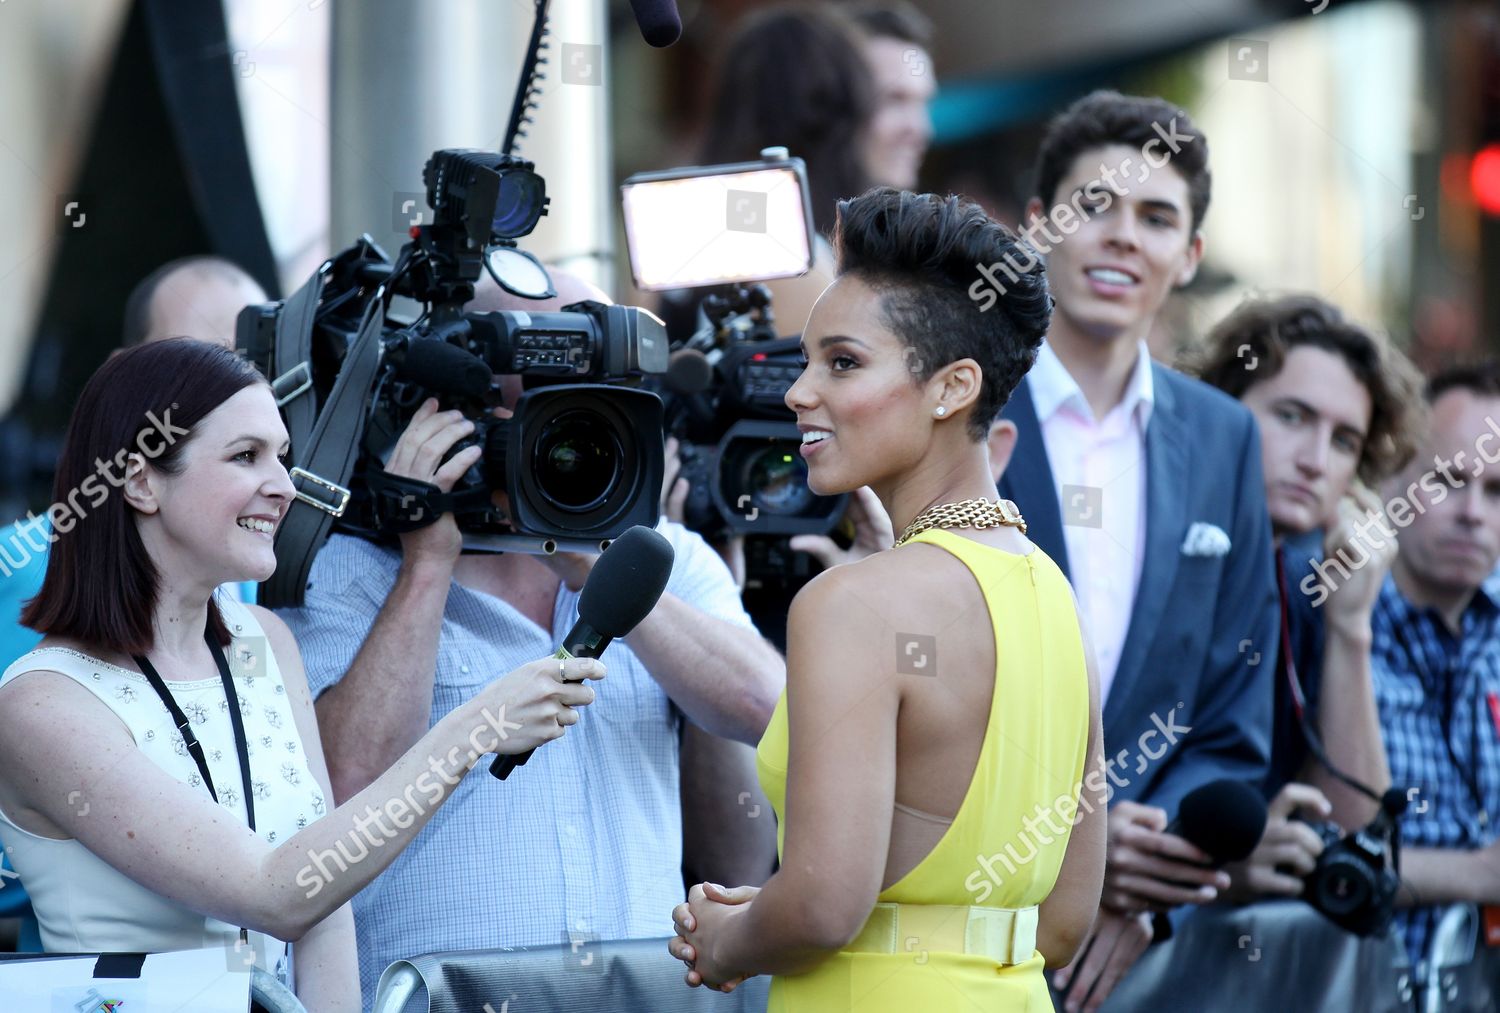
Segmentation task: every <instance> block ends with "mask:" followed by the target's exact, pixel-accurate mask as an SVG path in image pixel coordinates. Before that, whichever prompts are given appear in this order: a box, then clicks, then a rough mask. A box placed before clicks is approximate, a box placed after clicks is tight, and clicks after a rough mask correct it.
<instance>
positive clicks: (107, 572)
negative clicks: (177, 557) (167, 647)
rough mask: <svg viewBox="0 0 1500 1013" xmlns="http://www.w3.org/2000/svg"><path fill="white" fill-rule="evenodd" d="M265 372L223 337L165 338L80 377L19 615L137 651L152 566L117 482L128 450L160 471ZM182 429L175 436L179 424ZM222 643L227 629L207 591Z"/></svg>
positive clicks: (152, 583)
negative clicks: (219, 340) (47, 537)
mask: <svg viewBox="0 0 1500 1013" xmlns="http://www.w3.org/2000/svg"><path fill="white" fill-rule="evenodd" d="M265 382H266V381H265V378H264V377H262V376H261V374H260V372H259V371H257V370H256V368H255V367H254V366H253V365H251V364H250V363H249V362H248V361H246V360H245V359H242V358H240V357H239V356H237V355H235V354H234V353H233V352H231V351H229V350H228V349H227V348H223V347H221V346H219V345H216V344H211V343H209V342H206V341H194V340H192V339H190V338H173V339H170V340H167V341H155V342H150V343H148V344H144V345H137V346H135V347H134V348H127V349H125V350H124V351H121V352H117V353H115V354H114V355H113V356H111V357H110V358H109V359H108V360H107V361H106V362H105V363H104V365H102V366H100V367H99V369H98V370H97V371H96V372H95V373H94V375H93V376H92V377H90V378H89V382H88V383H87V384H86V385H85V386H84V388H83V393H82V394H81V395H79V398H78V404H77V405H76V406H75V407H74V409H73V418H72V420H71V421H70V422H69V423H68V433H67V436H66V437H65V438H64V440H63V448H62V456H61V457H60V458H59V459H58V462H57V478H56V481H55V483H54V485H53V493H52V499H53V506H52V507H51V508H50V509H49V510H48V511H47V513H48V516H49V517H51V518H52V525H53V533H52V536H51V537H52V542H53V544H52V549H51V552H50V553H49V555H48V558H47V574H46V577H45V578H44V579H43V581H42V589H41V591H39V592H38V593H37V596H36V597H35V598H33V599H31V601H29V602H28V603H27V604H26V608H25V610H24V611H23V612H22V613H21V622H22V623H23V624H24V625H26V626H29V627H31V628H32V629H33V630H36V631H37V632H38V633H42V634H45V635H51V636H59V637H68V638H70V639H73V640H77V641H79V642H81V643H84V644H87V645H89V646H90V647H95V648H104V649H108V650H112V651H119V652H121V653H124V654H145V653H146V652H147V651H149V650H150V649H151V646H152V640H153V633H152V628H151V618H152V615H153V613H154V612H155V610H156V600H157V594H158V591H159V588H160V586H161V574H160V573H158V572H157V569H156V565H155V563H153V562H152V560H151V557H150V555H149V554H148V553H147V551H146V546H145V543H144V542H142V541H141V535H140V531H139V530H138V529H137V527H136V517H135V511H134V510H133V509H132V508H131V506H130V505H129V504H128V503H126V502H125V497H124V495H123V494H122V492H121V486H123V484H124V475H125V473H126V468H127V463H128V458H129V457H130V456H132V455H139V456H141V457H143V458H144V459H145V460H146V462H147V467H151V468H155V469H156V470H157V471H160V472H163V473H165V474H168V475H177V474H180V473H181V472H182V468H183V460H182V452H183V449H184V448H185V447H186V446H187V444H188V443H190V442H191V441H192V439H193V431H194V430H195V428H196V427H197V425H198V423H200V422H201V421H202V420H203V418H204V417H205V416H206V415H208V414H209V413H210V412H212V411H213V410H214V409H215V408H217V407H219V405H221V404H223V403H224V402H225V401H227V400H229V399H230V398H231V397H233V396H234V395H235V394H237V393H239V392H240V391H242V390H244V389H245V388H247V387H252V386H254V385H255V384H258V383H259V384H264V383H265ZM184 429H185V430H187V431H188V435H186V436H175V435H174V434H175V433H177V432H180V431H181V430H184ZM208 622H209V628H210V629H211V631H212V632H213V634H214V636H215V637H216V638H217V640H218V642H219V643H220V644H224V645H227V644H228V643H229V631H228V629H227V628H226V627H225V625H224V618H223V616H221V615H220V614H219V609H218V606H217V605H216V604H215V603H214V602H213V601H212V600H210V601H209V603H208Z"/></svg>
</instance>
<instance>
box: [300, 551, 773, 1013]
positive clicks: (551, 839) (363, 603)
mask: <svg viewBox="0 0 1500 1013" xmlns="http://www.w3.org/2000/svg"><path fill="white" fill-rule="evenodd" d="M659 530H660V531H661V532H662V534H664V535H665V536H666V537H667V539H668V540H669V541H670V542H671V543H672V547H673V549H674V550H675V551H676V560H675V563H674V565H673V569H672V578H671V580H670V581H669V582H668V584H667V591H668V593H670V594H673V595H675V596H676V597H678V598H680V599H682V600H683V601H685V602H686V603H687V604H689V605H692V606H694V607H696V608H698V609H700V610H702V611H703V612H705V613H706V614H708V615H710V616H714V617H717V618H720V619H724V620H727V621H729V622H731V623H734V624H735V625H738V626H742V627H744V628H746V629H754V627H753V625H752V624H751V622H750V618H749V617H748V616H747V615H746V614H745V611H744V609H743V608H742V607H741V605H740V599H739V594H738V591H737V590H736V588H735V585H734V582H733V580H732V578H731V577H730V575H729V570H728V568H727V567H726V566H725V565H724V563H723V561H722V560H721V559H720V558H719V557H718V555H717V554H716V553H715V552H714V551H713V550H712V549H710V548H709V547H708V545H707V544H706V543H704V541H703V540H702V539H701V538H699V537H698V536H697V535H696V534H693V533H692V532H689V531H687V530H686V529H685V528H683V527H682V526H680V525H677V524H672V523H669V522H663V523H662V524H661V525H659ZM399 565H400V555H399V553H398V552H396V551H394V550H390V549H386V548H382V547H380V546H377V545H375V544H373V543H370V542H366V541H363V540H360V539H357V538H353V537H349V536H346V535H335V536H333V537H332V538H331V539H329V541H328V544H327V545H326V546H325V547H324V548H323V550H322V551H321V552H320V553H319V554H318V558H317V560H316V561H315V562H314V563H313V568H312V573H311V587H310V588H309V590H308V591H307V596H306V600H305V602H304V605H303V607H302V608H298V609H283V610H280V611H279V612H278V615H280V616H281V618H283V619H284V620H286V622H287V625H288V626H290V627H291V629H292V632H293V633H294V634H295V635H296V638H297V642H298V644H299V646H300V647H301V650H302V659H303V663H304V665H305V666H306V668H307V678H308V683H309V686H310V688H311V690H312V693H313V695H314V696H315V697H316V696H317V695H318V694H319V693H321V692H322V691H323V690H325V689H327V688H328V687H329V686H331V685H333V684H334V683H336V682H338V681H339V679H341V678H342V677H343V675H344V673H345V672H346V671H347V670H348V668H349V665H350V663H351V662H352V661H353V659H354V655H355V653H356V652H357V651H358V650H359V647H360V645H361V644H362V643H363V641H364V638H365V635H366V634H367V633H368V632H369V629H370V627H371V624H372V623H373V621H374V619H375V616H376V613H377V612H378V611H379V610H380V608H381V606H382V605H383V604H384V602H385V598H386V595H387V594H388V593H389V591H390V589H391V587H392V586H393V585H394V583H395V579H396V574H397V570H398V568H399ZM577 617H578V595H577V594H576V593H574V592H570V591H568V590H567V588H566V587H562V588H559V590H558V594H557V600H556V602H555V603H554V606H553V611H552V627H551V629H545V630H544V629H542V628H541V627H539V626H537V625H536V624H535V623H534V622H532V621H531V620H530V619H528V618H526V617H525V616H523V615H522V614H521V613H520V612H518V611H516V610H515V609H514V608H512V607H511V606H510V605H509V604H507V603H506V602H504V601H501V600H500V599H498V598H495V597H493V596H491V595H488V594H485V593H483V592H479V591H474V590H470V589H469V588H466V587H464V586H462V585H460V584H458V583H457V582H454V583H453V584H452V585H451V586H450V588H449V592H448V602H447V607H446V610H445V612H444V614H443V625H442V631H441V635H440V639H439V642H438V657H437V669H436V676H435V679H434V688H433V700H432V710H431V713H430V714H429V716H428V722H429V726H430V725H431V724H432V723H435V722H436V721H437V720H438V718H440V717H441V716H442V715H444V714H446V713H448V712H449V711H451V710H452V709H453V708H454V707H457V706H458V705H459V704H461V703H463V702H464V701H466V700H469V699H470V698H472V697H473V696H474V695H475V694H476V693H477V692H478V691H479V690H480V688H481V687H483V686H484V685H485V684H487V683H489V682H491V681H492V680H494V679H497V678H501V677H503V676H505V675H506V674H507V673H509V672H510V671H511V670H512V669H514V668H516V667H517V666H519V665H522V664H524V663H526V662H528V661H533V660H535V659H537V658H541V657H545V656H547V655H549V654H551V653H552V652H554V651H555V650H556V649H557V648H558V646H559V645H560V644H561V643H562V639H563V637H564V636H565V635H566V634H567V631H568V629H569V628H571V627H572V625H573V623H574V621H575V620H576V619H577ZM603 660H604V662H605V664H606V665H607V666H608V667H609V672H608V675H607V676H606V678H605V679H604V681H603V682H602V683H599V684H598V686H597V689H598V698H597V700H596V701H595V702H594V703H593V704H592V705H591V706H589V707H585V708H582V709H580V711H579V720H578V724H576V725H574V726H573V727H571V728H569V729H568V733H567V735H565V736H564V737H563V738H561V739H559V740H557V741H554V742H550V743H547V744H546V745H544V746H542V747H541V748H540V749H538V750H537V751H536V755H535V756H533V757H532V758H531V760H530V762H529V763H527V764H526V766H524V767H521V768H519V769H517V770H516V771H515V772H514V773H513V774H511V776H510V778H509V779H508V780H506V781H503V782H502V781H499V780H496V779H495V778H494V777H492V776H490V774H489V762H488V761H481V762H480V764H478V765H477V766H476V767H475V769H474V770H473V771H471V772H470V773H469V774H468V776H466V777H465V778H464V781H463V783H462V784H460V785H459V786H458V788H457V789H456V790H455V791H454V793H453V796H452V798H450V799H449V800H448V801H447V803H445V804H444V805H443V807H442V808H441V809H440V810H439V811H438V813H437V814H436V815H435V816H434V817H433V819H432V822H431V823H429V824H428V825H427V826H426V827H425V828H424V829H423V830H422V832H421V833H420V834H418V835H417V837H416V839H415V840H414V841H413V842H412V843H411V845H410V846H409V847H408V848H407V849H406V850H405V851H404V852H403V853H402V854H401V855H400V856H399V857H398V858H397V859H396V860H395V862H393V863H392V865H391V866H390V868H389V869H387V870H386V871H385V872H384V873H382V874H381V875H380V876H379V877H378V878H377V879H376V880H375V881H374V882H373V883H371V884H370V885H369V886H368V887H366V888H365V889H364V890H363V891H361V892H360V893H359V894H357V895H356V896H355V898H354V915H355V922H356V928H357V933H358V943H359V968H360V986H361V989H362V990H363V993H364V1001H365V1008H366V1009H369V1008H370V1004H371V1002H372V1001H373V1000H374V997H375V986H376V983H377V982H378V981H379V978H380V973H381V971H383V970H384V969H385V968H386V966H387V965H389V964H390V963H391V962H392V961H394V960H398V959H402V958H406V957H411V956H415V955H418V954H422V953H432V952H437V951H441V950H464V949H490V948H494V947H500V946H539V945H550V944H557V943H566V942H570V941H572V942H574V943H579V942H581V941H582V942H586V941H591V940H610V939H630V938H649V937H654V936H662V935H666V934H668V932H667V930H668V929H669V928H670V927H671V920H670V919H671V911H672V907H673V906H674V905H675V904H677V903H679V902H680V901H681V900H682V878H681V871H680V866H681V862H682V824H681V804H680V800H679V797H678V765H677V742H678V732H679V729H680V723H681V720H682V716H681V713H680V712H679V711H678V710H677V708H676V706H675V705H674V704H673V703H672V702H671V700H669V699H668V698H667V695H666V693H664V692H663V691H662V689H661V687H660V686H659V685H658V684H657V683H656V681H655V680H653V679H652V678H651V676H650V675H649V674H648V673H647V671H646V668H645V666H644V665H643V664H642V663H641V662H640V660H639V659H638V658H636V656H635V654H634V653H632V652H631V650H630V648H628V647H626V646H625V645H624V644H623V643H622V642H618V641H617V642H615V643H613V644H611V645H610V647H609V648H608V649H607V650H606V651H605V652H604V656H603ZM723 677H724V678H726V679H733V678H735V674H734V673H732V672H727V671H726V672H724V673H723ZM416 798H417V800H418V801H422V799H423V796H422V795H420V794H418V795H416Z"/></svg>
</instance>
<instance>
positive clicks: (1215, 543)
mask: <svg viewBox="0 0 1500 1013" xmlns="http://www.w3.org/2000/svg"><path fill="white" fill-rule="evenodd" d="M1229 544H1230V543H1229V536H1228V535H1226V534H1225V533H1224V529H1223V528H1221V527H1219V526H1218V525H1217V524H1205V523H1204V522H1202V521H1195V522H1194V523H1193V526H1192V527H1190V528H1188V533H1187V537H1186V538H1184V539H1183V540H1182V554H1183V555H1184V556H1223V555H1226V554H1228V552H1229Z"/></svg>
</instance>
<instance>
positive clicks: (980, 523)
mask: <svg viewBox="0 0 1500 1013" xmlns="http://www.w3.org/2000/svg"><path fill="white" fill-rule="evenodd" d="M1002 526H1005V527H1013V528H1020V529H1021V534H1023V535H1024V534H1025V533H1026V521H1025V520H1024V519H1022V517H1021V512H1020V511H1019V510H1017V509H1016V505H1015V504H1014V503H1012V502H1011V501H1010V500H1008V499H1001V500H994V501H991V500H987V499H966V500H962V501H960V502H957V503H939V504H937V505H935V506H930V507H928V508H927V509H926V510H923V511H922V512H921V513H919V514H917V516H916V519H914V520H913V521H912V522H911V523H910V524H908V525H907V526H906V530H905V531H903V532H901V537H900V538H898V539H896V547H897V548H900V547H901V546H902V545H904V544H906V543H907V542H908V541H910V540H911V539H912V538H914V537H915V536H916V535H919V534H921V533H922V532H923V531H926V530H927V529H928V528H998V527H1002Z"/></svg>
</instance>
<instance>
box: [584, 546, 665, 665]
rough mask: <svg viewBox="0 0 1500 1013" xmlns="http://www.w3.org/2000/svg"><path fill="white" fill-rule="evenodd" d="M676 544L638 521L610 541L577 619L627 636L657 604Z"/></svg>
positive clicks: (610, 634) (588, 583)
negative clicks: (673, 544) (673, 546)
mask: <svg viewBox="0 0 1500 1013" xmlns="http://www.w3.org/2000/svg"><path fill="white" fill-rule="evenodd" d="M672 558H673V553H672V543H671V542H669V541H667V540H666V539H665V538H664V537H662V535H661V533H660V532H657V531H654V530H652V529H651V528H648V527H645V526H643V525H640V524H637V525H636V526H635V527H633V528H630V529H629V530H628V531H626V532H625V533H624V534H623V535H621V536H620V537H619V538H616V539H615V540H614V541H613V542H611V543H610V546H609V548H607V549H605V550H604V553H603V555H601V556H600V557H599V561H598V562H597V563H595V564H594V569H593V570H592V571H590V573H589V577H588V580H586V581H584V584H583V592H582V593H581V594H579V596H578V618H579V620H580V621H582V622H585V623H588V624H589V625H590V626H592V627H593V628H594V629H596V630H598V631H599V632H600V633H602V634H604V636H606V637H611V638H613V637H623V636H625V635H626V634H627V633H629V632H630V631H631V630H633V629H635V627H636V625H637V624H638V623H639V622H640V621H641V620H642V619H644V618H646V616H647V615H648V614H649V613H650V612H651V610H652V609H654V608H655V607H656V603H657V601H658V600H659V599H660V598H661V595H662V592H663V591H665V590H666V589H667V578H668V577H670V576H671V575H672Z"/></svg>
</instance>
